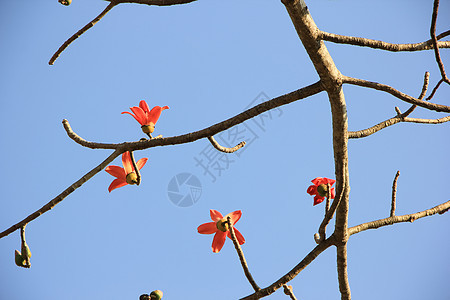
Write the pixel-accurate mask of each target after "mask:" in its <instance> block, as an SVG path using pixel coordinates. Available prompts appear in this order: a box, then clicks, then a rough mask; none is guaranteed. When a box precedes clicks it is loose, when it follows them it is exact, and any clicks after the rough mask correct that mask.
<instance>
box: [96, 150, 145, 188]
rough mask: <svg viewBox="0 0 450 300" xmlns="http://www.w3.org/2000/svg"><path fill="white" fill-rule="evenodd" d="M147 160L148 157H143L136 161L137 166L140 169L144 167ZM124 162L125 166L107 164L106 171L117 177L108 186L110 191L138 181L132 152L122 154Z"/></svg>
mask: <svg viewBox="0 0 450 300" xmlns="http://www.w3.org/2000/svg"><path fill="white" fill-rule="evenodd" d="M147 160H148V158H141V159H140V160H138V161H137V162H136V166H137V167H138V169H139V170H140V169H142V167H143V166H144V165H145V163H146V162H147ZM122 164H123V168H121V167H119V166H107V167H106V169H105V171H106V172H108V173H109V174H111V175H112V176H114V177H116V179H114V180H113V182H111V184H110V185H109V187H108V191H109V192H110V193H111V191H112V190H114V189H117V188H120V187H123V186H125V185H127V184H136V183H137V175H136V173H135V172H134V169H133V163H132V162H131V156H130V152H128V151H127V152H124V153H123V154H122Z"/></svg>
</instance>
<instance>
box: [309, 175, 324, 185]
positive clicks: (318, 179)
mask: <svg viewBox="0 0 450 300" xmlns="http://www.w3.org/2000/svg"><path fill="white" fill-rule="evenodd" d="M322 179H323V178H322V177H317V178H314V179H313V180H311V182H312V183H313V184H314V185H315V186H318V185H320V184H321V183H322Z"/></svg>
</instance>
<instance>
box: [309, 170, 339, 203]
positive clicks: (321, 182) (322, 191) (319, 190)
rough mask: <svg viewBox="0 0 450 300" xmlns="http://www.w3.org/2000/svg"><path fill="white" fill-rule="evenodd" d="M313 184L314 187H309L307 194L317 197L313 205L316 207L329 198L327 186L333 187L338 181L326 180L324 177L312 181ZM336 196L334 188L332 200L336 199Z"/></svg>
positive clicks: (331, 193)
mask: <svg viewBox="0 0 450 300" xmlns="http://www.w3.org/2000/svg"><path fill="white" fill-rule="evenodd" d="M311 182H312V183H313V185H310V186H309V187H308V189H307V190H306V192H307V193H308V194H310V195H315V197H314V204H313V205H316V204H319V203H321V202H322V201H323V200H324V199H325V197H326V196H327V194H328V190H327V184H328V183H329V184H330V186H332V185H333V184H334V183H335V182H336V180H334V179H329V178H325V177H323V178H322V177H317V178H315V179H313V180H311ZM334 196H335V191H334V188H331V191H330V198H331V199H334Z"/></svg>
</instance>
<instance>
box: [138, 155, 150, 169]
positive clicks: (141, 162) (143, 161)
mask: <svg viewBox="0 0 450 300" xmlns="http://www.w3.org/2000/svg"><path fill="white" fill-rule="evenodd" d="M147 161H148V158H147V157H144V158H141V159H140V160H138V161H137V163H136V166H137V167H138V169H139V170H140V169H142V167H143V166H145V164H146V163H147Z"/></svg>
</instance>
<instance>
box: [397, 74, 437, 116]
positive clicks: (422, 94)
mask: <svg viewBox="0 0 450 300" xmlns="http://www.w3.org/2000/svg"><path fill="white" fill-rule="evenodd" d="M429 84H430V72H425V75H424V76H423V85H422V91H421V92H420V95H419V98H417V99H419V100H423V98H424V97H425V95H426V94H427V90H428V85H429ZM427 100H429V99H427ZM416 107H417V105H415V104H413V105H411V107H410V108H409V109H408V110H407V111H405V112H404V113H403V114H402V113H400V114H399V115H400V116H399V117H402V118H405V117H407V116H409V115H410V114H411V113H412V112H413V111H414V110H415V109H416Z"/></svg>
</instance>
